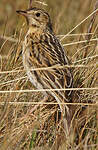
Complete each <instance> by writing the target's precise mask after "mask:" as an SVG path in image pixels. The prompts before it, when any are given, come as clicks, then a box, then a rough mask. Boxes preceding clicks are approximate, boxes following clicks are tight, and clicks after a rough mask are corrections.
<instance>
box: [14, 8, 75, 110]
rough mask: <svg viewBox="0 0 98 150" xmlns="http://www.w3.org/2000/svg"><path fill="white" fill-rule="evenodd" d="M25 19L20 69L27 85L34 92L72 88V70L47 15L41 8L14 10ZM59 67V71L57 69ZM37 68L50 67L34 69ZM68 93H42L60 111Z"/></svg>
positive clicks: (69, 93)
mask: <svg viewBox="0 0 98 150" xmlns="http://www.w3.org/2000/svg"><path fill="white" fill-rule="evenodd" d="M16 12H17V13H18V14H20V15H22V16H24V17H25V18H26V22H27V27H28V31H27V33H26V35H25V37H24V42H23V49H22V58H23V66H24V68H25V70H26V73H27V76H28V78H29V79H30V81H31V83H32V84H33V85H34V86H35V87H36V88H37V89H66V88H72V87H73V76H72V71H71V69H70V68H69V67H65V66H66V65H69V64H70V62H69V59H68V57H67V55H66V52H65V50H64V48H63V46H62V44H61V43H60V40H59V39H58V38H57V36H56V35H55V33H54V31H53V26H52V23H51V19H50V15H49V14H48V13H47V12H46V11H45V10H44V9H41V8H37V7H34V8H33V7H32V8H29V9H27V10H17V11H16ZM60 67H62V68H60ZM37 68H50V69H38V70H37ZM71 94H72V91H71V90H68V91H66V90H53V91H52V90H50V91H43V95H44V96H48V95H51V96H52V97H53V98H55V100H56V101H57V103H58V106H59V108H60V111H61V112H64V111H65V110H64V109H65V107H64V108H63V106H62V105H61V103H64V102H67V103H68V102H71Z"/></svg>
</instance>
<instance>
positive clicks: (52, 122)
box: [0, 0, 98, 150]
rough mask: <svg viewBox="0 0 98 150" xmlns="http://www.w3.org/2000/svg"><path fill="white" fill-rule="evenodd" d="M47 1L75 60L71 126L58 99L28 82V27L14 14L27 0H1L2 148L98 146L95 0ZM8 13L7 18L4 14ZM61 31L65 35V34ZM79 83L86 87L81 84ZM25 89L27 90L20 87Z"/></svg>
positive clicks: (77, 149)
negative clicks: (24, 57)
mask: <svg viewBox="0 0 98 150" xmlns="http://www.w3.org/2000/svg"><path fill="white" fill-rule="evenodd" d="M45 2H47V4H48V6H42V7H44V8H45V9H47V10H48V11H49V12H50V15H51V17H52V20H55V21H54V22H55V24H54V29H55V32H56V33H57V34H58V37H59V38H60V40H61V42H62V44H63V45H64V46H65V49H66V51H67V54H68V56H69V58H70V61H71V62H72V65H71V68H72V71H73V78H74V88H77V90H75V91H73V97H72V103H71V104H70V105H68V106H69V109H70V115H69V116H66V119H67V121H68V123H69V132H68V133H67V128H66V131H65V130H64V127H63V124H62V115H61V113H60V111H59V108H58V105H57V104H54V103H56V101H55V100H54V99H52V98H50V97H48V98H47V99H44V98H43V95H42V94H41V93H40V91H38V92H36V91H32V90H35V87H33V86H32V84H31V83H30V82H29V80H28V78H27V76H26V73H25V70H24V68H23V65H22V56H21V45H22V41H23V38H24V34H25V33H26V27H25V25H22V24H23V20H21V19H20V18H19V17H17V16H16V14H15V9H20V8H22V9H24V8H27V6H28V1H25V2H24V0H21V1H17V0H16V1H13V0H10V1H7V0H1V2H0V9H1V14H2V17H1V18H0V19H1V20H0V25H1V26H0V34H1V41H0V46H1V48H0V150H5V149H6V150H33V149H34V150H36V149H37V150H44V149H46V150H50V149H51V150H57V149H59V150H69V149H70V150H96V149H97V146H98V144H97V119H98V112H97V107H98V105H97V104H98V103H97V101H98V97H97V91H98V88H97V82H98V81H97V66H98V63H97V60H98V37H97V35H98V24H97V22H98V17H96V15H97V14H98V11H97V13H95V14H96V15H95V14H94V13H93V14H92V15H91V16H90V17H89V18H88V19H87V16H89V15H90V14H91V13H92V12H94V7H95V2H96V1H94V0H93V1H91V0H85V3H83V0H79V1H77V2H76V0H73V1H70V0H66V1H64V0H62V2H61V1H60V0H54V1H48V0H47V1H45ZM36 5H41V4H36ZM2 6H3V7H2ZM59 7H60V8H62V9H61V10H60V9H59ZM13 12H14V13H13ZM6 14H8V17H7V18H5V17H4V16H6ZM57 16H58V17H57ZM85 18H86V19H85ZM82 20H84V21H82ZM81 21H82V22H81ZM79 24H80V25H79ZM77 25H78V26H77ZM73 29H75V30H73ZM70 31H73V32H70ZM67 33H70V34H67ZM61 34H65V35H66V36H65V38H64V39H62V38H63V37H64V35H61ZM7 37H9V38H7ZM81 41H85V42H81ZM76 42H77V43H76ZM67 43H69V44H67ZM70 43H71V44H70ZM47 69H49V68H47ZM80 88H82V90H78V89H80ZM83 88H84V90H83ZM94 88H96V89H94ZM26 89H29V92H23V91H22V90H24V91H25V90H26ZM20 90H21V92H17V93H16V92H11V91H20ZM30 90H31V91H30ZM1 91H3V93H2V92H1ZM4 91H10V93H7V92H4ZM2 102H3V103H2ZM33 102H34V103H35V102H36V103H38V102H40V103H41V102H42V104H36V103H35V104H34V103H33ZM49 103H51V104H49ZM76 103H78V104H77V105H76ZM66 134H68V135H67V136H66Z"/></svg>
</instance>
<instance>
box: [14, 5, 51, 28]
mask: <svg viewBox="0 0 98 150" xmlns="http://www.w3.org/2000/svg"><path fill="white" fill-rule="evenodd" d="M16 12H17V13H19V14H21V15H23V16H24V17H25V18H26V20H27V24H28V25H29V26H32V27H35V28H43V29H45V28H47V27H48V28H49V29H50V30H52V25H51V20H50V16H49V14H48V13H47V12H45V11H44V10H43V9H39V8H36V7H34V8H31V9H28V10H25V11H23V10H18V11H16Z"/></svg>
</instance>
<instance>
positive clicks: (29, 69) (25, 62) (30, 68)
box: [23, 48, 47, 96]
mask: <svg viewBox="0 0 98 150" xmlns="http://www.w3.org/2000/svg"><path fill="white" fill-rule="evenodd" d="M29 56H30V52H29V48H27V49H26V50H25V51H23V65H24V68H25V70H26V73H27V76H28V78H29V80H30V82H31V83H32V84H33V85H34V86H35V87H36V88H37V89H43V86H42V85H41V83H40V82H38V80H37V77H36V74H35V73H34V71H33V69H35V67H34V66H33V64H31V65H30V64H29V61H28V60H29ZM43 94H44V95H45V96H46V95H47V93H46V92H43Z"/></svg>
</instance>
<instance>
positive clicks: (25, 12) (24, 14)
mask: <svg viewBox="0 0 98 150" xmlns="http://www.w3.org/2000/svg"><path fill="white" fill-rule="evenodd" d="M16 12H17V13H18V14H20V15H23V16H24V17H27V16H28V13H27V11H23V10H17V11H16Z"/></svg>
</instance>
